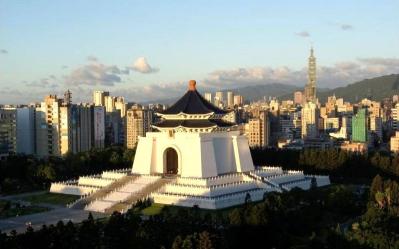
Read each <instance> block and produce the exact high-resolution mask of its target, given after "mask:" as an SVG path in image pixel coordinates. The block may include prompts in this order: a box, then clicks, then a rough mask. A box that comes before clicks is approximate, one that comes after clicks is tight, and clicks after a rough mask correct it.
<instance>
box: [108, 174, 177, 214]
mask: <svg viewBox="0 0 399 249" xmlns="http://www.w3.org/2000/svg"><path fill="white" fill-rule="evenodd" d="M173 181H175V179H174V178H160V179H158V180H157V181H155V182H153V183H151V184H148V185H147V186H146V187H144V189H142V190H141V191H139V192H136V193H133V194H132V195H131V196H130V197H129V198H127V199H126V200H125V201H123V202H119V203H116V204H115V205H113V206H111V207H110V208H107V209H106V210H105V213H108V214H112V213H113V212H115V211H118V212H122V213H124V212H126V211H127V210H128V209H129V208H130V207H131V206H132V205H133V204H135V203H136V202H137V201H139V200H142V199H145V198H148V197H149V196H150V195H151V193H153V192H155V191H157V190H159V189H160V188H161V187H162V186H164V185H166V184H168V183H171V182H173Z"/></svg>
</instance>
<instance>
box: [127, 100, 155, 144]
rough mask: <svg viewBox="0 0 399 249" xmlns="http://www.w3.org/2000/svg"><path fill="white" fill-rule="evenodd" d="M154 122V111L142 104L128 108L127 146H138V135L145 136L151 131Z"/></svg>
mask: <svg viewBox="0 0 399 249" xmlns="http://www.w3.org/2000/svg"><path fill="white" fill-rule="evenodd" d="M151 123H152V112H151V111H150V110H146V109H143V108H142V107H140V106H133V107H132V108H131V109H129V110H127V114H126V140H125V143H126V147H127V148H129V149H133V148H135V147H136V145H137V142H138V137H139V136H142V137H144V136H145V133H146V132H148V131H150V127H151Z"/></svg>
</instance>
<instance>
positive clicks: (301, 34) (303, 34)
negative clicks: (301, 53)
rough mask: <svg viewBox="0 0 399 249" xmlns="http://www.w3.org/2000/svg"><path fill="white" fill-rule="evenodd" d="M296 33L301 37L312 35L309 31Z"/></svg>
mask: <svg viewBox="0 0 399 249" xmlns="http://www.w3.org/2000/svg"><path fill="white" fill-rule="evenodd" d="M295 35H297V36H300V37H310V34H309V32H308V31H301V32H297V33H295Z"/></svg>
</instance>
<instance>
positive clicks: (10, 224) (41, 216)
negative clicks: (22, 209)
mask: <svg viewBox="0 0 399 249" xmlns="http://www.w3.org/2000/svg"><path fill="white" fill-rule="evenodd" d="M92 214H93V217H94V218H102V217H106V216H107V215H105V214H99V213H92ZM88 215H89V212H88V211H85V210H77V209H70V208H57V209H54V210H51V211H48V212H43V213H36V214H30V215H24V216H19V217H12V218H7V219H2V220H0V230H1V231H2V232H6V233H9V232H11V231H12V230H16V231H17V232H18V233H22V232H25V231H26V227H27V226H26V224H27V223H28V222H30V223H31V225H32V227H33V229H35V230H37V229H40V228H41V227H42V226H43V225H44V224H45V225H51V224H53V225H55V224H57V222H58V221H60V220H62V221H63V222H64V223H66V222H68V221H69V220H70V221H72V222H74V223H79V222H82V221H83V220H85V219H87V217H88Z"/></svg>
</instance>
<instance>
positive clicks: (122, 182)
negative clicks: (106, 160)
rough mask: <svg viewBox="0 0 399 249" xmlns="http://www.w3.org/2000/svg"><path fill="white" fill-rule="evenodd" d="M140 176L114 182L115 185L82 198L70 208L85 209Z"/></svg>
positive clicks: (112, 184) (129, 176)
mask: <svg viewBox="0 0 399 249" xmlns="http://www.w3.org/2000/svg"><path fill="white" fill-rule="evenodd" d="M137 177H138V176H136V175H127V176H124V177H122V178H120V179H118V180H116V181H114V182H113V183H111V184H110V185H108V186H105V187H103V188H101V189H99V190H98V191H96V192H94V193H93V194H91V195H88V196H87V197H86V198H82V199H80V200H79V201H77V202H75V203H73V204H72V205H70V206H69V207H70V208H74V209H84V208H85V206H87V205H88V204H89V203H90V202H92V201H95V200H97V199H101V198H103V197H105V196H106V195H108V194H109V193H110V192H112V191H113V190H115V189H118V188H120V187H122V186H123V185H125V184H126V183H128V182H130V181H132V180H134V179H135V178H137Z"/></svg>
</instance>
